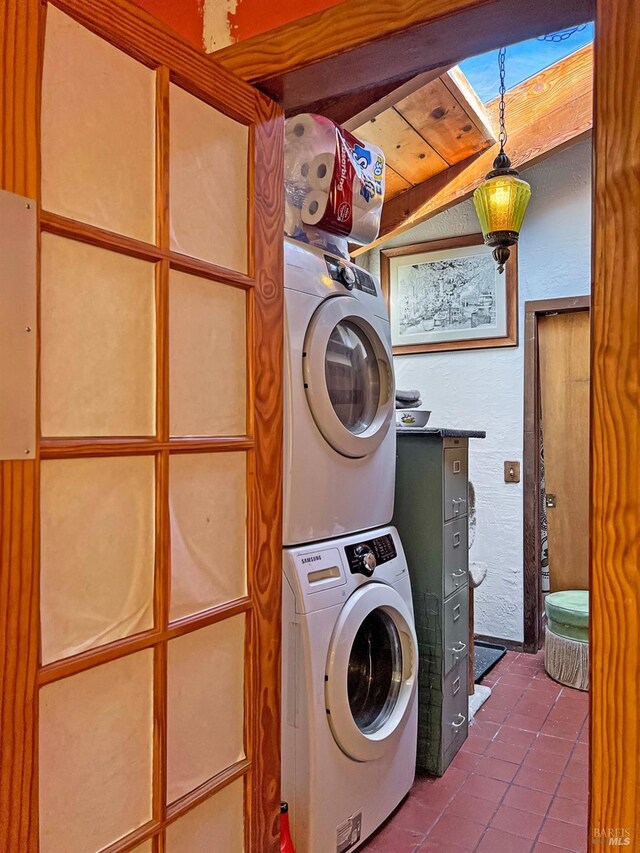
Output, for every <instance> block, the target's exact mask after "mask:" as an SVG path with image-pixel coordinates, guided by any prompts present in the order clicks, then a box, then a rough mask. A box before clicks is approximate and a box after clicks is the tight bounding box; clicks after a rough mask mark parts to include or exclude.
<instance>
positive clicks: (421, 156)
mask: <svg viewBox="0 0 640 853" xmlns="http://www.w3.org/2000/svg"><path fill="white" fill-rule="evenodd" d="M347 126H349V124H347ZM353 133H354V134H355V135H356V136H357V137H359V138H360V139H363V140H364V141H366V142H371V143H373V144H374V145H378V146H379V147H380V148H382V150H383V151H384V153H385V157H386V160H387V171H386V192H385V198H386V200H389V199H391V198H393V197H394V196H397V195H398V194H399V193H401V192H403V191H404V190H407V189H409V188H410V187H412V186H416V185H417V184H421V183H422V182H423V181H426V180H428V179H429V178H432V177H433V176H434V175H437V174H439V173H441V172H444V171H446V170H447V169H448V168H449V167H450V166H453V165H455V164H457V163H460V162H461V161H462V160H466V159H467V158H468V157H472V156H474V155H476V154H479V153H480V152H482V151H484V150H486V149H487V148H489V147H490V146H491V145H493V144H494V142H495V137H494V133H493V130H492V127H491V119H490V117H489V113H488V112H487V110H486V109H485V108H484V106H483V104H482V103H481V102H480V99H479V98H478V97H477V95H476V94H475V92H474V91H473V89H472V88H471V86H470V84H469V82H468V80H467V79H466V77H465V76H464V74H463V73H462V72H461V71H460V69H459V68H458V67H457V66H455V67H454V68H452V69H450V70H448V71H445V73H443V74H442V75H441V76H439V77H437V78H436V79H434V80H430V81H429V82H428V83H426V84H425V85H424V86H421V87H420V88H419V89H417V90H416V91H414V92H411V93H410V94H409V95H407V96H405V97H402V98H401V99H400V100H398V101H397V103H395V104H394V105H393V106H391V107H387V108H386V109H384V110H383V111H382V112H381V113H380V114H379V115H377V116H375V117H373V118H371V119H369V120H368V121H366V122H365V123H364V124H362V125H360V126H359V127H356V128H354V129H353Z"/></svg>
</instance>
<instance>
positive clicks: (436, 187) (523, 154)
mask: <svg viewBox="0 0 640 853" xmlns="http://www.w3.org/2000/svg"><path fill="white" fill-rule="evenodd" d="M487 111H488V113H489V115H490V116H491V120H492V121H493V123H494V125H497V121H498V99H497V98H496V99H495V100H494V101H491V102H490V103H489V104H488V105H487ZM506 114H507V130H508V131H509V141H508V144H507V150H508V153H509V156H510V157H511V160H512V162H513V165H514V166H515V167H516V168H517V169H522V168H524V167H526V166H532V165H534V164H535V163H537V162H540V161H541V160H543V159H545V158H546V157H549V156H551V155H552V154H554V153H556V152H558V151H561V150H562V149H563V148H566V147H568V146H569V145H572V144H574V143H575V142H578V141H579V140H580V139H584V138H585V137H586V136H588V135H589V134H590V132H591V129H592V125H593V45H585V47H582V48H580V50H577V51H576V52H575V53H572V54H571V55H569V56H567V57H566V58H565V59H562V60H560V61H559V62H556V63H555V64H554V65H551V66H549V67H548V68H545V69H544V70H543V71H541V72H540V73H539V74H536V75H535V76H534V77H530V78H529V79H528V80H525V81H524V82H523V83H520V84H519V85H517V86H515V87H514V88H513V89H511V90H510V91H509V92H507V94H506ZM497 153H498V144H497V142H496V143H493V144H492V145H491V147H489V148H487V149H486V150H485V151H484V152H482V153H481V154H479V155H474V156H472V157H469V158H466V159H461V160H460V161H459V162H458V163H457V164H456V165H452V166H450V167H449V168H448V169H446V170H445V171H442V172H439V173H437V174H436V175H434V176H432V177H430V178H427V179H425V180H424V181H423V182H421V183H419V184H416V185H414V186H410V187H408V188H407V187H405V189H404V190H401V191H400V192H399V193H398V192H395V193H393V194H388V195H387V196H386V198H385V204H384V207H383V209H382V222H381V224H380V236H379V237H378V239H377V240H375V241H374V242H373V243H372V244H371V245H369V246H364V247H357V248H356V247H354V248H353V251H352V254H353V255H354V256H356V255H360V254H362V253H363V252H367V251H369V249H371V248H372V247H373V246H377V245H380V244H381V243H384V242H385V241H386V240H389V239H391V238H392V237H395V236H397V235H398V234H401V233H402V232H403V231H406V230H408V229H409V228H413V227H414V226H416V225H419V224H420V223H421V222H424V221H425V220H426V219H431V218H432V217H433V216H436V215H437V214H438V213H441V212H442V211H443V210H447V208H449V207H452V206H453V205H454V204H459V203H460V202H461V201H464V200H465V199H467V198H469V197H470V196H471V195H472V193H473V191H474V190H475V189H476V187H477V186H479V185H480V184H481V183H482V181H483V180H484V176H485V174H486V173H487V172H488V171H489V170H490V169H491V165H492V162H493V159H494V157H495V156H496V154H497Z"/></svg>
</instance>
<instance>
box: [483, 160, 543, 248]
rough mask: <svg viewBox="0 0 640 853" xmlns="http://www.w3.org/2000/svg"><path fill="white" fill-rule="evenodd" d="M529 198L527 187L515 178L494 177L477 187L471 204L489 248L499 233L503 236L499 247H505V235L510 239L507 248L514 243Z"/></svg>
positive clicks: (513, 176)
mask: <svg viewBox="0 0 640 853" xmlns="http://www.w3.org/2000/svg"><path fill="white" fill-rule="evenodd" d="M530 198H531V187H530V186H529V184H528V183H527V182H526V181H523V180H522V178H518V177H516V176H515V175H508V174H507V175H496V176H495V177H493V178H489V179H488V180H486V181H485V182H484V183H483V184H481V185H480V186H479V187H478V189H477V190H476V191H475V192H474V194H473V203H474V204H475V207H476V213H477V214H478V219H479V220H480V227H481V228H482V233H483V235H484V238H485V242H486V243H487V244H488V245H489V246H491V245H493V242H490V241H491V239H492V238H491V235H494V234H497V233H500V232H501V234H502V235H504V237H503V239H502V240H500V244H501V245H509V244H508V243H507V242H506V239H508V238H506V235H505V232H510V233H511V234H512V235H514V239H513V240H512V242H511V245H513V243H515V242H516V241H517V239H518V234H519V233H520V228H521V227H522V221H523V219H524V215H525V213H526V210H527V205H528V204H529V199H530ZM505 238H506V239H505Z"/></svg>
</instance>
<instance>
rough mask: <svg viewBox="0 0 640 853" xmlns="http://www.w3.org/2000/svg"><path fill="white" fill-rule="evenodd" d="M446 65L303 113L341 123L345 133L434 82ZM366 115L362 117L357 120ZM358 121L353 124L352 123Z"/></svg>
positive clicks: (314, 105)
mask: <svg viewBox="0 0 640 853" xmlns="http://www.w3.org/2000/svg"><path fill="white" fill-rule="evenodd" d="M448 68H449V66H444V67H442V68H433V69H431V70H430V71H425V72H424V73H422V74H417V75H416V74H414V73H411V74H410V75H409V77H404V78H402V79H400V80H388V81H387V82H385V83H381V84H379V85H377V86H367V87H366V88H364V89H359V90H358V91H355V92H347V93H346V94H341V95H338V96H337V97H334V98H325V99H324V100H320V101H315V102H313V103H311V104H308V105H307V106H306V107H305V112H310V113H316V114H317V115H322V116H326V117H327V118H330V119H331V120H332V121H335V122H336V124H341V125H342V126H343V127H346V128H347V130H352V127H357V126H358V124H363V123H364V122H365V121H369V120H370V118H372V117H373V116H377V115H379V114H380V113H381V112H383V111H384V110H385V109H388V108H389V107H391V106H393V104H395V103H396V101H399V100H400V99H401V98H404V97H406V96H407V95H409V94H411V93H412V92H415V91H416V89H419V88H420V87H421V86H424V85H425V84H427V83H429V82H430V81H431V80H435V79H437V78H438V77H439V76H440V75H441V74H444V73H445V72H446V71H447V70H448ZM299 112H300V110H299V109H297V108H294V109H289V110H285V115H287V116H289V115H295V114H297V113H299ZM360 116H365V118H360ZM354 117H355V120H356V121H357V123H355V121H354Z"/></svg>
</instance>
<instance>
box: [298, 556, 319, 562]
mask: <svg viewBox="0 0 640 853" xmlns="http://www.w3.org/2000/svg"><path fill="white" fill-rule="evenodd" d="M321 559H322V557H321V556H320V554H313V555H312V556H311V557H303V558H302V562H303V563H316V562H317V561H318V560H321Z"/></svg>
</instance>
